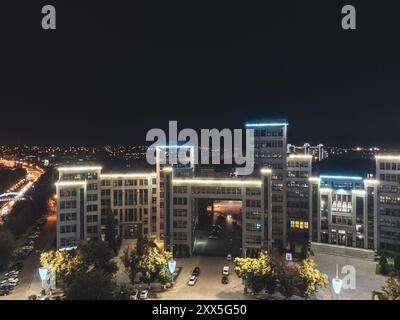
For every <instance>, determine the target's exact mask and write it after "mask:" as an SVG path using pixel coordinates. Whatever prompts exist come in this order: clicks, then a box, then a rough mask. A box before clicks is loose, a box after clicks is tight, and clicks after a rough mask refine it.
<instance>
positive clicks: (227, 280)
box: [221, 276, 229, 284]
mask: <svg viewBox="0 0 400 320" xmlns="http://www.w3.org/2000/svg"><path fill="white" fill-rule="evenodd" d="M221 282H222V284H228V283H229V278H228V276H223V277H222V280H221Z"/></svg>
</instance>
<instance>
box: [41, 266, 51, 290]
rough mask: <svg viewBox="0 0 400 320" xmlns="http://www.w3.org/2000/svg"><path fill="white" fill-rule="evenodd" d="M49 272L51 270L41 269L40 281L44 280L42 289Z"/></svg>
mask: <svg viewBox="0 0 400 320" xmlns="http://www.w3.org/2000/svg"><path fill="white" fill-rule="evenodd" d="M48 272H49V270H48V269H47V268H44V267H41V268H39V276H40V279H41V280H42V289H44V282H45V281H46V278H47V274H48Z"/></svg>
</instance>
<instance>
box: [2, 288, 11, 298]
mask: <svg viewBox="0 0 400 320" xmlns="http://www.w3.org/2000/svg"><path fill="white" fill-rule="evenodd" d="M8 294H10V290H9V289H8V288H1V289H0V296H6V295H8Z"/></svg>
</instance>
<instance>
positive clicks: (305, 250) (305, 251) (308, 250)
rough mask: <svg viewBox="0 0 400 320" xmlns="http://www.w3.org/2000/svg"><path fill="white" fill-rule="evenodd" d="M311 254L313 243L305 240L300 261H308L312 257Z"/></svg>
mask: <svg viewBox="0 0 400 320" xmlns="http://www.w3.org/2000/svg"><path fill="white" fill-rule="evenodd" d="M310 253H311V242H310V240H305V241H304V242H303V244H302V246H301V253H300V259H301V260H304V259H307V258H308V257H309V256H310Z"/></svg>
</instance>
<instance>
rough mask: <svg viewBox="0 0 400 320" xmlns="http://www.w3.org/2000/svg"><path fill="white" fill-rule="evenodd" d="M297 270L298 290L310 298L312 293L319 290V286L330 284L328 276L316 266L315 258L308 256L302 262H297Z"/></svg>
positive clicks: (303, 295) (302, 295) (306, 297)
mask: <svg viewBox="0 0 400 320" xmlns="http://www.w3.org/2000/svg"><path fill="white" fill-rule="evenodd" d="M295 269H296V272H297V285H296V288H297V291H298V292H299V294H300V296H301V297H303V298H305V299H308V298H309V297H310V295H311V294H313V293H315V292H317V291H318V289H319V288H325V287H327V286H328V284H329V282H328V276H327V275H326V274H324V273H322V272H320V271H319V270H317V268H316V264H315V262H314V260H312V259H310V258H307V259H304V260H303V261H302V262H300V263H297V264H295Z"/></svg>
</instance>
